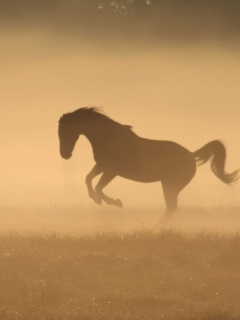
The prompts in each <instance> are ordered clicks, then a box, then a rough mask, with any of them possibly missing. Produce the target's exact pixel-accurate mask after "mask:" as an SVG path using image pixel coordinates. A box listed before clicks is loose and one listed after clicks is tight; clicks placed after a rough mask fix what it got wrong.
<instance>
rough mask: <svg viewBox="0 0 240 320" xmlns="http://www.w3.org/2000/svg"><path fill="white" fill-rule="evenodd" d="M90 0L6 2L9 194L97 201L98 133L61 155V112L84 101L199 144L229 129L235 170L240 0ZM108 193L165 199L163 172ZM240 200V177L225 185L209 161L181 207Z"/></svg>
mask: <svg viewBox="0 0 240 320" xmlns="http://www.w3.org/2000/svg"><path fill="white" fill-rule="evenodd" d="M89 3H90V2H88V3H87V2H85V1H75V2H71V1H68V2H67V1H63V0H62V1H56V2H55V1H52V2H51V5H50V4H49V3H48V2H47V1H46V2H43V1H42V2H40V1H34V4H33V2H30V1H22V2H21V4H19V2H16V3H15V1H8V2H4V1H3V2H2V5H1V6H2V7H1V9H2V10H0V11H1V32H0V38H1V42H0V46H1V47H0V49H1V60H0V64H1V77H0V87H1V95H0V105H1V140H0V141H1V154H2V155H1V162H0V170H1V181H0V192H1V205H13V206H19V205H21V206H31V205H46V206H48V205H63V204H64V205H65V204H71V205H82V204H87V205H88V204H89V205H90V206H95V204H92V203H91V199H89V198H88V195H87V190H86V187H85V182H84V181H85V176H86V174H87V173H88V172H89V171H90V170H91V168H92V166H93V165H94V160H93V157H92V151H91V147H90V144H89V142H88V141H87V140H86V139H85V138H84V137H80V139H79V141H78V143H77V145H76V148H75V150H74V153H73V157H72V158H71V159H70V160H68V161H66V160H63V159H62V158H61V157H60V154H59V142H58V136H57V126H58V120H59V118H60V116H61V115H62V114H63V113H66V112H70V111H73V110H75V109H77V108H80V107H83V106H102V107H103V110H104V112H105V113H106V114H107V115H108V116H110V117H111V118H113V119H114V120H116V121H118V122H120V123H123V124H129V125H132V126H133V130H134V132H135V133H137V134H138V135H140V136H143V137H148V138H152V139H159V140H172V141H175V142H178V143H179V144H181V145H183V146H185V147H186V148H188V149H189V150H191V151H195V150H196V149H198V148H200V147H201V146H203V145H204V144H205V143H207V142H209V141H211V140H214V139H221V140H223V142H224V143H225V144H226V147H227V167H226V169H227V171H229V172H231V171H233V170H236V169H238V168H239V167H240V146H239V121H240V107H239V106H240V86H239V77H240V59H239V54H240V47H239V21H240V19H238V16H237V15H239V13H238V12H240V11H237V9H238V6H239V4H238V3H237V2H236V1H228V2H227V1H226V2H224V1H222V2H221V5H219V4H218V2H217V1H212V2H211V5H209V4H208V3H207V2H206V3H205V2H204V1H203V2H201V5H200V4H198V3H196V4H195V5H190V4H188V3H187V1H183V3H182V7H180V5H177V2H175V1H171V2H168V3H167V1H162V2H160V1H159V2H157V1H140V0H139V1H137V0H136V1H130V0H129V1H112V2H110V1H102V2H97V1H92V2H91V4H92V6H90V5H89ZM159 3H161V5H159ZM95 182H96V181H95ZM106 193H107V194H109V195H110V196H113V197H114V198H120V199H121V200H122V201H123V204H124V205H125V206H126V207H140V206H155V207H160V206H162V205H163V196H162V191H161V185H160V184H159V183H154V184H139V183H136V182H131V181H128V180H124V179H121V178H116V179H115V180H114V181H112V182H111V184H110V185H109V186H108V187H107V188H106ZM239 204H240V187H239V184H237V185H235V186H234V187H232V188H230V187H228V186H226V185H224V184H223V183H222V182H221V181H220V180H218V179H217V178H216V177H215V176H214V175H213V174H212V172H211V171H210V166H209V164H208V163H207V164H205V165H204V166H203V167H201V168H199V169H198V171H197V174H196V176H195V177H194V179H193V180H192V182H191V183H190V184H189V185H188V186H187V187H186V188H185V189H184V190H183V192H182V193H181V194H180V206H190V205H191V206H192V205H194V206H203V207H204V206H237V205H239Z"/></svg>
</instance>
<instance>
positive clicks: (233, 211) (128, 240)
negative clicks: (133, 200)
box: [0, 207, 240, 320]
mask: <svg viewBox="0 0 240 320" xmlns="http://www.w3.org/2000/svg"><path fill="white" fill-rule="evenodd" d="M238 212H239V209H238V208H229V209H227V208H225V209H221V208H215V209H201V208H189V209H188V210H186V211H182V212H181V211H180V212H179V213H177V214H176V217H175V218H174V219H173V222H172V223H171V224H170V225H169V227H168V228H166V229H162V230H156V228H154V222H156V220H157V217H158V215H159V212H158V210H155V209H153V208H152V209H143V208H142V209H139V210H137V209H134V210H130V209H129V210H125V211H121V210H114V209H99V210H98V209H86V208H82V209H81V210H80V209H79V208H76V207H72V208H56V207H54V208H38V209H33V208H31V209H30V208H29V209H19V208H1V210H0V218H1V225H0V246H1V250H0V319H11V320H13V319H19V320H20V319H21V320H27V319H36V320H40V319H41V320H43V319H46V320H53V319H61V320H63V319H64V320H67V319H69V320H75V319H76V320H77V319H83V320H90V319H113V320H115V319H119V320H120V319H133V320H135V319H146V320H147V319H153V320H155V319H156V320H157V319H205V320H213V319H218V320H221V319H240V304H239V301H240V290H239V288H240V218H239V217H238Z"/></svg>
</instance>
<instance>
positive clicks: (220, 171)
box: [193, 140, 239, 184]
mask: <svg viewBox="0 0 240 320" xmlns="http://www.w3.org/2000/svg"><path fill="white" fill-rule="evenodd" d="M193 155H194V157H195V160H196V162H197V164H198V165H202V164H204V163H205V162H207V161H208V160H209V159H211V158H212V160H211V170H212V172H213V173H214V174H215V175H216V176H217V177H218V178H219V179H220V180H221V181H222V182H224V183H226V184H231V183H233V182H235V181H237V180H238V178H239V176H238V173H239V171H238V170H236V171H234V172H232V173H226V172H225V170H224V167H225V160H226V148H225V146H224V144H223V143H222V142H221V141H219V140H214V141H211V142H209V143H207V144H206V145H205V146H203V147H202V148H201V149H198V150H196V151H195V152H193Z"/></svg>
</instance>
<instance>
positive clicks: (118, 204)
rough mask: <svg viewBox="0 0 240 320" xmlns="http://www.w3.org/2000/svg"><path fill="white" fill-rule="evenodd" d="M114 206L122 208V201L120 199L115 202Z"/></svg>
mask: <svg viewBox="0 0 240 320" xmlns="http://www.w3.org/2000/svg"><path fill="white" fill-rule="evenodd" d="M114 204H115V206H116V207H118V208H122V207H123V204H122V201H121V200H120V199H117V200H115V201H114Z"/></svg>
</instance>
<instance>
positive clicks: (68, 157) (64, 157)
mask: <svg viewBox="0 0 240 320" xmlns="http://www.w3.org/2000/svg"><path fill="white" fill-rule="evenodd" d="M60 154H61V157H62V158H63V159H65V160H68V159H70V158H71V156H72V154H71V153H64V152H61V151H60Z"/></svg>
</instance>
